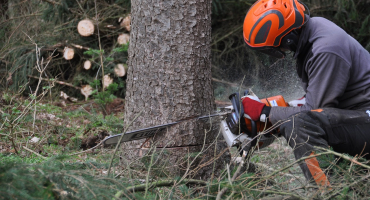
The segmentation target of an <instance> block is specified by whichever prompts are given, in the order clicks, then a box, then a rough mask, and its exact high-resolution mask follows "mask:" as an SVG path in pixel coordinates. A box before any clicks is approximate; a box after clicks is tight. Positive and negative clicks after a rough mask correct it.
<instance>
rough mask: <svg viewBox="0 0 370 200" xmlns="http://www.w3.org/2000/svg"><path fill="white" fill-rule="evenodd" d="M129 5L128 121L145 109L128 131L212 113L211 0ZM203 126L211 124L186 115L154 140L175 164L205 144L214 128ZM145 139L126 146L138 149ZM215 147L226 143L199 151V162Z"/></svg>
mask: <svg viewBox="0 0 370 200" xmlns="http://www.w3.org/2000/svg"><path fill="white" fill-rule="evenodd" d="M131 5H132V8H131V20H132V22H131V36H130V47H129V60H128V65H129V70H128V74H127V92H126V106H125V121H126V124H128V122H129V121H131V120H132V119H133V118H134V117H135V116H136V114H138V113H139V112H140V111H142V110H143V111H144V113H143V114H142V115H141V116H140V117H139V118H138V119H137V120H136V121H135V122H134V123H133V126H132V127H130V130H133V129H138V128H145V127H149V126H154V125H159V124H164V123H169V122H174V121H178V120H180V119H183V118H186V117H190V116H196V115H206V114H210V113H212V112H214V110H215V103H214V97H213V90H212V84H211V78H212V76H211V60H210V51H211V49H210V42H211V0H185V1H184V0H173V1H161V0H144V1H143V0H141V1H138V0H133V1H132V2H131ZM212 126H213V128H215V126H216V127H218V126H219V125H218V123H216V124H213V125H212ZM206 129H207V130H208V129H210V127H209V124H206V123H204V122H202V121H196V120H189V121H186V122H183V123H180V124H179V125H175V126H173V127H170V128H169V129H168V130H167V131H166V132H165V133H159V134H157V135H156V136H155V138H154V143H155V144H156V146H157V147H158V148H163V147H166V148H167V150H169V151H170V150H173V151H172V153H170V154H169V155H170V157H171V156H172V157H171V158H170V157H167V158H168V160H170V162H171V163H174V162H177V161H180V160H181V158H180V157H181V156H182V157H184V156H185V155H186V154H187V153H192V152H199V151H200V150H201V149H202V145H203V143H204V141H205V144H206V147H209V146H208V145H210V144H211V142H212V141H214V139H215V138H216V136H217V134H218V132H217V131H216V132H214V131H211V132H208V133H207V134H205V132H206V131H205V130H206ZM205 136H206V138H205ZM143 141H145V140H142V141H137V142H133V143H132V144H130V145H131V147H132V146H134V149H140V148H141V147H143ZM216 146H217V147H218V149H217V150H216V153H219V152H221V151H222V150H224V148H225V146H224V143H222V144H217V145H213V146H212V148H210V149H212V150H211V151H208V153H204V155H201V156H200V157H201V158H202V159H203V160H202V162H206V161H207V160H209V159H212V157H213V154H214V148H215V147H216ZM213 147H214V148H213ZM203 149H204V148H203ZM126 152H127V151H126ZM130 155H131V156H134V155H137V154H135V153H131V154H130ZM222 158H226V159H222ZM229 158H230V156H229V154H228V153H225V154H224V155H223V156H221V158H220V159H218V160H217V161H216V163H217V166H216V168H223V166H224V165H223V162H224V161H228V159H229ZM196 165H198V166H199V165H201V163H200V162H197V163H196ZM174 166H180V165H175V164H174ZM181 167H184V166H183V165H181ZM187 167H189V166H187ZM190 167H191V168H192V167H193V166H190ZM208 167H209V166H208ZM212 167H213V166H212ZM175 168H176V167H175ZM204 169H205V170H199V171H198V172H197V173H198V175H197V176H200V177H205V176H207V175H205V174H208V175H209V174H210V172H209V170H211V169H210V168H207V169H206V168H204ZM173 170H174V171H177V172H178V171H181V170H178V169H173ZM200 171H202V172H200ZM180 173H181V172H180ZM199 173H200V174H199Z"/></svg>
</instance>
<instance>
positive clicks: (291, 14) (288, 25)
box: [243, 0, 309, 58]
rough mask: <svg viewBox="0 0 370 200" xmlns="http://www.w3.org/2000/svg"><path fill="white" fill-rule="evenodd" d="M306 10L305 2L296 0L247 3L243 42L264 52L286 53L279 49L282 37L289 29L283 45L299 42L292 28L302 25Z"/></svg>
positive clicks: (280, 54) (259, 0) (275, 55)
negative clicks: (248, 4) (250, 4)
mask: <svg viewBox="0 0 370 200" xmlns="http://www.w3.org/2000/svg"><path fill="white" fill-rule="evenodd" d="M305 10H306V9H305V5H304V4H303V3H301V2H299V1H298V0H258V1H257V2H256V3H254V4H253V5H252V6H251V7H250V9H249V11H248V13H247V15H246V17H245V20H244V26H243V36H244V40H245V42H246V43H247V44H248V46H249V47H251V48H253V49H257V50H260V51H262V52H263V53H267V54H269V55H272V56H274V57H277V58H283V57H285V53H284V52H283V51H281V49H280V47H281V45H282V40H283V38H284V37H285V36H286V35H288V34H290V33H291V35H289V36H288V37H287V38H289V39H287V41H283V43H284V44H283V45H282V46H288V47H289V46H290V44H289V43H292V42H293V41H294V42H296V43H297V42H298V36H297V34H293V33H295V32H292V31H293V30H295V29H298V28H300V27H302V26H303V25H304V24H305V23H306V22H307V20H308V19H309V17H307V19H305V18H306V17H305V14H304V11H305ZM307 11H308V9H307ZM308 12H309V11H308ZM286 43H288V44H286ZM294 51H295V49H294Z"/></svg>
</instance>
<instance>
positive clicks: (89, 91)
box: [81, 85, 93, 101]
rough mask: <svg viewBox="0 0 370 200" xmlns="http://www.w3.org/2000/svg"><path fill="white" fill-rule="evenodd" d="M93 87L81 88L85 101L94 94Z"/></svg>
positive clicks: (84, 86)
mask: <svg viewBox="0 0 370 200" xmlns="http://www.w3.org/2000/svg"><path fill="white" fill-rule="evenodd" d="M92 89H93V88H92V87H91V86H90V85H83V86H81V94H82V95H84V96H85V101H87V99H88V98H89V96H90V95H91V94H92Z"/></svg>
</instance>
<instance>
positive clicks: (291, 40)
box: [280, 30, 299, 52]
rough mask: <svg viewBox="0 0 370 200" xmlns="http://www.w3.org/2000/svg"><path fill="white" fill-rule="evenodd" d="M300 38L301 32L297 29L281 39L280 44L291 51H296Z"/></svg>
mask: <svg viewBox="0 0 370 200" xmlns="http://www.w3.org/2000/svg"><path fill="white" fill-rule="evenodd" d="M298 40H299V33H298V31H297V30H293V31H291V32H289V33H288V34H287V35H286V36H284V37H283V38H282V39H281V44H280V46H281V47H282V48H284V49H288V50H290V51H294V52H295V51H296V50H297V45H298Z"/></svg>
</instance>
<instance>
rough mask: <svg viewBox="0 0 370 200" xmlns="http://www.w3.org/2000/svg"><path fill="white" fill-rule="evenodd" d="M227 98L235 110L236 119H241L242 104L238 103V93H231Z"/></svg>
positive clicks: (242, 114)
mask: <svg viewBox="0 0 370 200" xmlns="http://www.w3.org/2000/svg"><path fill="white" fill-rule="evenodd" d="M229 99H230V101H231V104H232V105H233V108H234V110H235V113H236V116H238V120H241V119H242V117H243V116H244V107H243V104H241V103H240V101H239V99H240V96H239V93H233V94H231V95H230V96H229Z"/></svg>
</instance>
